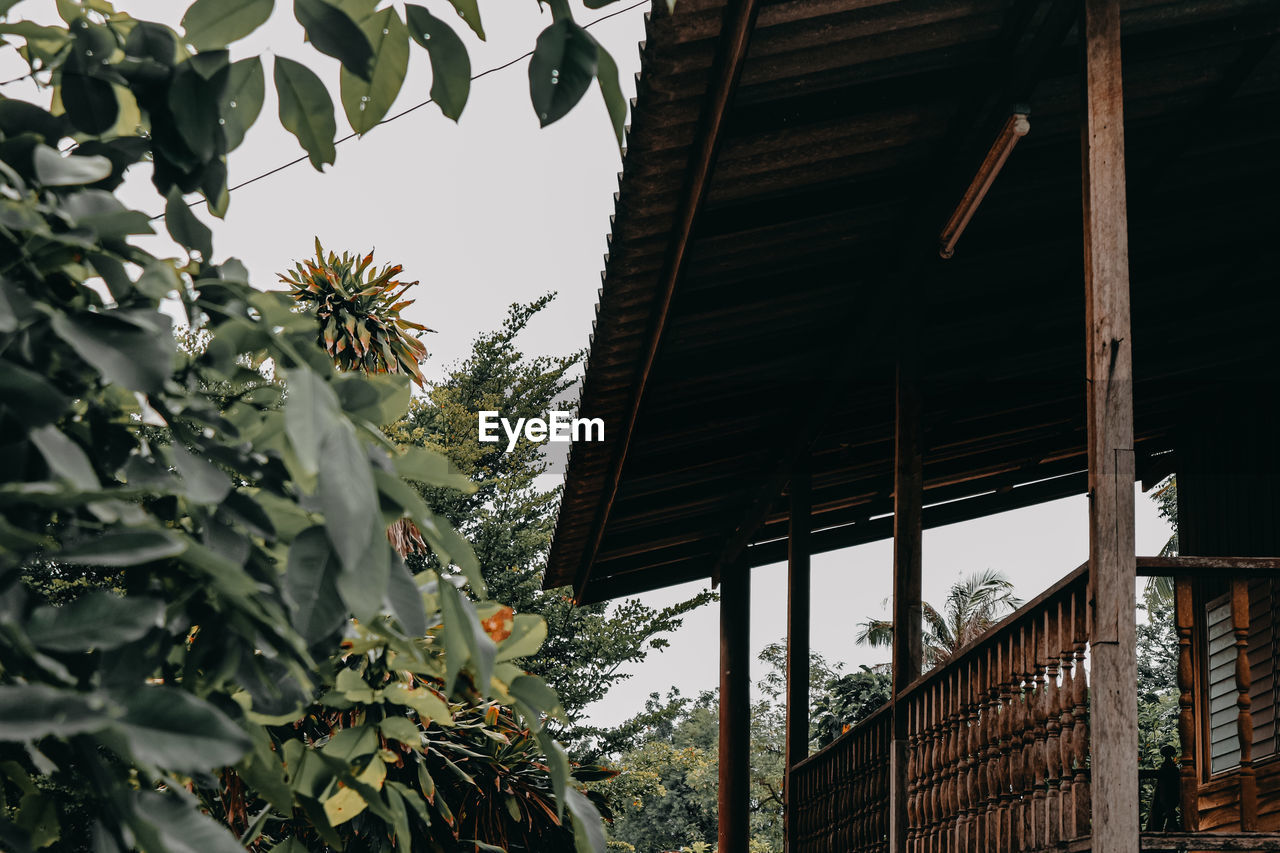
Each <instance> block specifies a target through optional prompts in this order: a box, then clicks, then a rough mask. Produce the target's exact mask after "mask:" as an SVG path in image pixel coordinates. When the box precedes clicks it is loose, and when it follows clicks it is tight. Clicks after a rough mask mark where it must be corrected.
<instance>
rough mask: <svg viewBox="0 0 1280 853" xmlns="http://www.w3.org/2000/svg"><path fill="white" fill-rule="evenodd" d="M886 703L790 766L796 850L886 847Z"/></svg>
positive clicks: (815, 852)
mask: <svg viewBox="0 0 1280 853" xmlns="http://www.w3.org/2000/svg"><path fill="white" fill-rule="evenodd" d="M892 723H893V718H892V716H891V715H890V713H889V706H887V705H886V706H885V707H883V708H881V709H880V710H879V711H877V712H876V713H874V714H872V715H871V716H870V717H868V718H867V719H865V720H863V721H862V722H861V723H859V724H858V725H857V726H855V727H854V728H852V729H850V730H849V731H847V732H845V733H844V734H842V735H841V736H840V737H838V738H837V739H836V740H835V741H833V742H832V743H831V744H829V745H828V746H826V747H825V748H824V749H822V750H821V751H819V752H816V753H814V754H813V755H811V756H809V757H808V758H807V759H805V760H804V761H802V762H800V763H799V764H797V765H796V766H795V767H794V768H792V770H791V776H790V781H789V786H788V791H789V793H788V797H789V799H790V801H791V803H792V809H791V813H790V819H791V820H794V821H795V822H796V824H795V827H794V829H793V831H792V837H793V838H795V839H796V851H797V853H801V851H803V853H831V851H837V850H838V851H848V853H883V851H887V850H888V848H889V743H890V740H891V738H892V735H893V726H892Z"/></svg>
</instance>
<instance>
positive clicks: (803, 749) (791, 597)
mask: <svg viewBox="0 0 1280 853" xmlns="http://www.w3.org/2000/svg"><path fill="white" fill-rule="evenodd" d="M805 461H806V462H807V460H805ZM811 514H812V513H811V504H810V484H809V466H808V465H806V464H801V465H798V466H797V467H796V469H795V472H794V473H793V474H792V476H791V527H790V533H789V536H788V539H787V733H786V771H787V773H786V788H785V794H784V802H785V803H786V807H785V809H784V823H785V825H786V849H787V850H796V849H798V847H797V840H798V836H797V834H796V830H797V828H798V827H797V823H796V814H797V812H796V809H795V806H796V803H795V801H794V799H793V797H792V793H793V792H792V787H791V768H793V767H795V766H796V765H797V764H798V763H800V762H801V761H804V760H805V759H806V758H808V757H809V610H810V583H809V577H810V575H809V532H810V531H809V524H810V516H811Z"/></svg>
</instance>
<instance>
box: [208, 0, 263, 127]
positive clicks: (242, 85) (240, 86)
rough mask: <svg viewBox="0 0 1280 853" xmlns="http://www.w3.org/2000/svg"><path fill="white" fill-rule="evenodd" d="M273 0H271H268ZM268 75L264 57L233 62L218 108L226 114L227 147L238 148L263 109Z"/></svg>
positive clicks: (223, 115)
mask: <svg viewBox="0 0 1280 853" xmlns="http://www.w3.org/2000/svg"><path fill="white" fill-rule="evenodd" d="M268 2H270V0H268ZM266 85H267V84H266V78H265V76H264V75H263V72H262V59H261V58H259V57H257V56H251V57H249V58H248V59H241V60H240V61H239V62H233V63H231V70H230V72H229V73H228V75H227V87H226V90H225V91H224V92H223V95H222V103H221V104H219V107H218V112H219V113H220V114H221V115H222V121H223V125H222V132H223V133H224V134H225V135H226V138H227V150H228V151H234V150H235V149H236V148H238V147H240V143H241V142H243V141H244V135H245V133H246V132H248V130H249V128H250V127H252V126H253V123H254V122H255V121H257V120H258V114H259V113H260V112H262V102H263V100H264V98H265V97H266Z"/></svg>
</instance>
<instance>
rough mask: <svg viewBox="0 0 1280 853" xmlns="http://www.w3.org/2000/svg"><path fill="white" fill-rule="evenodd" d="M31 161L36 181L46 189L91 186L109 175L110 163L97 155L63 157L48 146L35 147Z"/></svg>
mask: <svg viewBox="0 0 1280 853" xmlns="http://www.w3.org/2000/svg"><path fill="white" fill-rule="evenodd" d="M31 159H32V161H33V163H34V165H35V169H36V180H38V181H40V183H42V184H44V185H45V186H46V187H71V186H79V185H81V184H92V183H96V182H97V181H100V180H102V179H103V178H105V177H108V176H109V175H110V174H111V161H110V160H108V159H107V158H106V157H102V156H100V155H97V154H95V155H93V156H91V157H85V156H78V155H75V154H72V155H70V156H68V157H63V156H62V155H61V154H59V153H58V152H57V151H55V150H54V149H52V148H50V147H49V146H48V145H37V146H36V147H35V149H34V150H33V151H32V152H31Z"/></svg>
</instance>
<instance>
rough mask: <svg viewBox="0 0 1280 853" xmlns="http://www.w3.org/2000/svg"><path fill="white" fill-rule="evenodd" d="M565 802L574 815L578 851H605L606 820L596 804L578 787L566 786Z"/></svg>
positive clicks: (575, 840)
mask: <svg viewBox="0 0 1280 853" xmlns="http://www.w3.org/2000/svg"><path fill="white" fill-rule="evenodd" d="M564 795H565V802H566V805H568V806H569V814H571V815H573V843H574V848H575V849H576V850H577V853H605V847H606V846H607V842H606V841H605V837H604V821H602V820H601V819H600V812H598V811H596V807H595V804H594V803H592V802H591V800H589V799H587V795H586V794H584V793H582V792H581V791H579V790H578V789H577V788H572V787H571V788H566V789H565V792H564Z"/></svg>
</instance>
